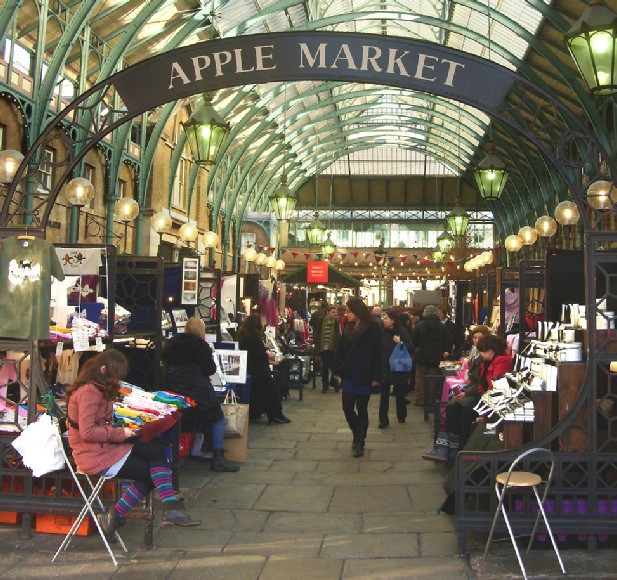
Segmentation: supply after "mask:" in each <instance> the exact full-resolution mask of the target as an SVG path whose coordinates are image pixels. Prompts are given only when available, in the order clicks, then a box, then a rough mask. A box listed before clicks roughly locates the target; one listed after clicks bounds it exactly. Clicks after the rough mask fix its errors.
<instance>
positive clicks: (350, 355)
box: [333, 298, 381, 457]
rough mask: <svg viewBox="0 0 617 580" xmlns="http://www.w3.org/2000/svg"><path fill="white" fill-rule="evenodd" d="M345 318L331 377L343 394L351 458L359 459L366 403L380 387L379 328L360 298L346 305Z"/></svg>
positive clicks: (366, 423)
mask: <svg viewBox="0 0 617 580" xmlns="http://www.w3.org/2000/svg"><path fill="white" fill-rule="evenodd" d="M345 318H346V319H347V323H346V324H345V328H344V329H343V336H342V337H341V340H340V342H339V344H338V347H337V349H336V352H335V354H334V364H333V373H334V378H335V380H337V381H339V384H340V389H341V391H342V392H343V394H342V400H343V413H345V419H346V420H347V424H348V425H349V428H350V429H351V432H352V433H353V443H352V445H351V448H352V450H353V456H354V457H362V456H363V455H364V443H365V440H366V433H367V430H368V425H369V420H368V403H369V400H370V398H371V393H373V392H375V393H378V392H379V385H380V383H381V328H380V326H379V324H378V323H377V321H376V320H375V319H374V318H373V316H372V315H371V313H370V311H369V309H368V307H367V306H366V304H365V303H364V302H363V301H362V300H361V299H360V298H350V299H349V300H348V301H347V304H346V305H345Z"/></svg>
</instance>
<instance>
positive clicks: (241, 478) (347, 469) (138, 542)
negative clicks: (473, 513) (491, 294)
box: [0, 388, 617, 580]
mask: <svg viewBox="0 0 617 580" xmlns="http://www.w3.org/2000/svg"><path fill="white" fill-rule="evenodd" d="M304 395H305V398H304V401H302V402H300V401H298V400H297V394H296V393H295V392H294V393H293V395H292V397H293V398H292V399H291V400H287V401H284V408H285V414H287V415H288V416H289V417H290V418H291V419H292V423H290V424H288V425H270V426H268V425H266V424H265V422H264V421H263V420H259V421H257V422H255V423H252V424H251V429H250V431H249V433H250V435H249V441H248V461H247V462H246V463H242V464H241V469H240V471H239V472H237V473H214V472H211V471H210V470H209V465H208V464H207V463H202V462H199V461H194V460H189V461H186V462H185V464H184V465H183V467H182V470H181V477H180V483H181V488H182V489H181V495H182V496H183V497H184V498H185V499H186V505H187V508H188V510H189V512H190V513H191V515H192V516H193V517H196V518H199V519H201V520H202V523H201V525H200V526H199V527H197V528H191V529H188V528H184V529H183V528H163V527H161V525H160V522H161V502H160V501H158V500H157V501H155V502H154V506H155V535H154V539H155V549H154V550H150V551H148V550H143V549H142V547H141V546H142V542H143V523H141V522H138V521H129V522H128V524H127V526H125V527H124V528H123V529H122V534H123V537H124V539H125V541H126V543H127V546H128V548H129V552H128V554H126V555H123V554H120V555H119V556H118V561H119V564H120V565H119V567H118V568H117V569H116V568H115V567H114V566H113V564H112V562H111V560H110V558H109V556H108V555H107V553H106V552H105V550H104V548H103V544H102V542H101V540H100V538H99V537H98V535H96V534H93V535H91V536H89V537H86V538H81V537H80V538H75V539H74V540H73V542H72V543H71V545H70V546H69V549H68V551H67V552H66V553H64V554H62V555H61V556H60V558H59V560H58V562H57V563H55V564H52V563H51V558H52V557H53V554H54V552H55V551H56V549H57V547H58V546H59V545H60V542H61V541H62V537H61V536H57V535H48V534H36V533H35V534H33V537H32V538H31V539H23V538H22V537H21V530H20V527H19V526H9V525H2V524H0V562H1V563H2V564H1V566H0V577H2V578H15V579H24V578H26V579H28V578H37V579H38V578H45V579H47V578H63V579H66V578H79V579H81V578H92V579H95V580H98V579H99V578H100V579H111V578H128V577H130V578H131V580H141V579H142V578H143V579H144V580H146V579H147V580H153V579H154V580H159V579H161V580H162V579H173V580H184V579H191V580H193V579H194V580H197V579H201V578H216V579H217V580H223V579H230V580H244V579H246V580H277V579H281V580H304V579H307V580H308V579H310V580H313V579H316V578H317V579H319V580H348V579H356V578H359V579H376V580H377V579H378V580H382V579H386V580H389V579H401V580H402V579H405V580H407V579H413V580H417V579H424V578H426V579H427V580H441V579H447V580H459V579H460V580H467V579H472V578H481V579H491V580H492V579H493V578H520V577H521V573H520V570H519V567H518V563H517V561H516V558H515V557H514V552H513V550H512V548H511V546H509V544H508V543H500V544H496V545H495V547H494V548H492V549H491V553H490V554H489V559H488V561H487V562H484V561H483V559H482V553H483V550H484V544H485V543H486V535H482V534H469V536H468V538H467V540H468V546H469V550H470V555H471V557H470V559H469V561H468V560H467V559H465V558H460V557H458V556H457V547H458V546H457V539H458V538H457V534H456V532H455V529H454V523H455V520H454V518H453V517H451V516H447V515H445V514H441V515H438V514H437V509H438V508H439V506H440V505H441V503H442V502H443V500H444V499H445V493H444V491H443V483H444V478H445V472H444V470H443V467H442V466H440V465H435V464H433V463H431V462H428V461H424V460H422V459H421V454H422V453H423V452H424V451H426V450H427V449H429V448H430V447H431V442H432V428H431V425H430V424H429V423H425V422H424V420H423V416H422V412H421V410H420V409H418V408H416V407H414V406H413V405H412V406H410V408H409V416H408V418H407V422H406V423H404V424H398V423H396V422H394V423H391V425H390V427H389V428H388V429H384V430H380V429H377V410H378V401H377V398H376V397H372V398H371V403H370V406H369V412H370V419H371V426H370V428H369V433H368V439H367V448H366V449H367V452H366V454H365V456H364V457H362V458H359V459H355V458H353V457H352V452H351V449H350V444H351V433H350V431H349V428H348V427H347V425H346V423H345V419H344V417H343V413H342V410H341V401H340V396H335V395H334V393H329V394H328V395H322V394H321V391H320V389H316V390H312V389H310V388H307V389H305V391H304ZM390 420H391V421H393V413H392V410H391V413H390ZM116 553H118V549H117V547H116ZM563 557H564V561H565V563H566V567H567V569H568V577H569V578H594V579H595V578H617V574H616V573H615V570H617V556H616V553H615V551H614V550H610V549H602V550H599V551H598V552H597V553H596V554H588V553H587V552H585V551H584V550H568V551H564V552H563ZM525 558H526V561H528V562H529V571H530V574H531V576H532V577H534V578H560V577H561V574H560V571H559V568H558V566H557V562H556V559H555V557H554V555H553V554H552V552H551V551H549V550H539V551H533V552H532V553H531V554H529V555H526V557H525Z"/></svg>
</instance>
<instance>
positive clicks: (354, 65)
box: [168, 42, 465, 90]
mask: <svg viewBox="0 0 617 580" xmlns="http://www.w3.org/2000/svg"><path fill="white" fill-rule="evenodd" d="M297 46H298V49H299V54H298V60H297V61H296V62H297V65H296V66H297V67H298V69H305V68H309V69H332V70H340V71H345V70H347V71H370V72H375V73H385V74H388V75H395V76H399V77H410V78H414V79H418V80H421V81H426V82H429V83H433V84H441V85H445V86H450V87H453V86H454V83H455V81H456V75H457V73H458V71H459V70H461V69H464V68H465V64H463V63H462V62H457V61H454V60H450V59H447V58H441V57H440V56H435V55H432V54H426V53H422V52H417V53H414V52H412V51H409V50H401V49H399V48H388V49H387V51H386V50H385V49H383V50H382V48H380V47H379V46H374V45H371V44H365V45H360V46H356V45H353V44H351V45H350V44H347V43H328V42H322V43H320V44H319V45H317V46H316V47H314V48H312V49H311V47H310V46H309V45H308V44H307V43H304V42H299V43H298V45H297ZM284 48H285V49H287V46H285V47H284ZM285 56H286V57H287V56H288V55H285ZM287 62H289V60H288V59H287ZM291 62H292V63H293V60H292V61H291ZM276 68H277V55H276V53H275V46H274V45H273V44H272V45H261V46H255V47H252V48H250V49H247V48H234V49H231V50H221V51H217V52H212V53H211V54H201V55H198V56H193V57H191V58H190V59H189V60H188V62H182V61H180V60H176V61H173V62H171V64H170V77H169V85H168V89H169V90H172V89H175V88H177V87H178V86H179V85H188V84H191V83H193V82H197V81H203V80H204V79H206V78H207V77H208V75H210V76H211V77H224V76H225V75H226V74H229V75H232V74H248V73H255V72H256V71H270V70H276ZM290 72H293V71H290Z"/></svg>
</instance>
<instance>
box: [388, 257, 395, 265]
mask: <svg viewBox="0 0 617 580" xmlns="http://www.w3.org/2000/svg"><path fill="white" fill-rule="evenodd" d="M393 261H394V256H392V257H391V258H388V262H390V264H391V263H392V262H393Z"/></svg>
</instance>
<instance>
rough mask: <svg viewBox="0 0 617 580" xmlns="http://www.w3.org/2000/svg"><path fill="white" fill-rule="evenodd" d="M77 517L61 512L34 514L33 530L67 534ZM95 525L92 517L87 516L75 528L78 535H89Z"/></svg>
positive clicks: (44, 532) (43, 532)
mask: <svg viewBox="0 0 617 580" xmlns="http://www.w3.org/2000/svg"><path fill="white" fill-rule="evenodd" d="M76 519H77V518H76V517H75V516H67V515H62V514H36V526H35V528H34V529H35V530H36V531H37V532H40V533H42V534H64V535H66V534H68V532H69V530H70V529H71V526H72V525H73V522H74V521H75V520H76ZM95 529H96V526H95V524H94V521H93V519H92V517H90V516H87V517H86V519H84V521H83V522H82V524H81V526H79V529H78V530H77V535H78V536H89V535H90V534H91V533H92V532H93V531H94V530H95Z"/></svg>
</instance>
